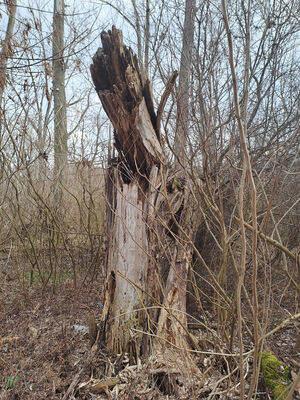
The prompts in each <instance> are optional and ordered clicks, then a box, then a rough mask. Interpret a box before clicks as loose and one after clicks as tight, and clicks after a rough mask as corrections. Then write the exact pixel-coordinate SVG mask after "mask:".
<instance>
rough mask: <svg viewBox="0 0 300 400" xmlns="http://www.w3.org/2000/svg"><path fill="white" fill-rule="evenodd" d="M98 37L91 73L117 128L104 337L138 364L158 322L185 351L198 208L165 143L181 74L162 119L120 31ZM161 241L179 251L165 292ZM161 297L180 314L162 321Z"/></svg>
mask: <svg viewBox="0 0 300 400" xmlns="http://www.w3.org/2000/svg"><path fill="white" fill-rule="evenodd" d="M101 40H102V49H99V50H98V51H97V53H96V55H95V56H94V58H93V64H92V65H91V74H92V78H93V81H94V84H95V89H96V91H97V93H98V95H99V98H100V100H101V103H102V105H103V107H104V110H105V111H106V113H107V115H108V117H109V119H110V121H111V123H112V125H113V127H114V140H115V148H116V149H117V151H118V158H117V159H115V160H110V161H111V164H110V167H109V176H108V178H107V188H106V189H107V200H108V202H109V215H108V226H107V232H108V234H109V235H110V236H109V238H108V241H107V243H108V244H109V246H108V248H107V260H106V273H107V277H108V280H107V285H106V291H105V299H104V300H105V301H104V308H103V313H102V322H101V327H100V338H101V339H103V341H104V343H105V345H106V347H107V349H108V350H112V351H113V352H115V353H124V352H127V353H129V356H130V358H131V359H132V362H134V359H135V360H137V359H138V358H139V357H140V355H141V354H146V353H148V352H149V351H150V348H153V347H151V343H150V339H149V338H150V337H151V336H150V335H143V331H145V330H146V331H147V332H151V333H153V334H155V333H157V323H158V329H159V331H160V332H162V333H163V335H164V336H167V337H168V339H170V340H169V342H170V343H174V344H176V345H179V344H180V346H181V347H187V346H186V345H185V342H186V340H187V336H188V335H187V334H186V331H187V323H186V314H185V309H186V305H185V303H186V299H185V296H186V283H187V277H188V271H189V265H190V261H191V249H192V247H191V246H190V245H188V246H186V243H187V241H186V235H189V233H190V232H191V229H190V225H191V212H192V211H193V207H190V203H191V201H190V198H191V196H190V189H189V187H188V185H186V183H185V178H184V177H183V176H182V171H180V174H177V173H176V172H175V171H174V170H173V169H170V168H167V166H166V162H165V157H164V154H163V151H162V147H161V143H160V134H159V133H160V132H159V131H160V126H159V125H160V119H161V116H162V112H163V108H164V106H165V103H166V101H167V98H168V96H169V94H170V92H171V90H172V86H173V85H174V82H175V79H176V73H174V74H173V75H172V77H171V80H170V82H169V85H168V87H167V88H166V91H165V93H164V95H163V98H162V101H161V105H160V107H159V110H158V111H159V119H158V118H157V116H156V113H155V110H154V105H153V99H152V94H151V86H150V82H149V81H146V82H145V83H143V79H142V77H141V74H140V71H139V68H138V63H137V60H136V57H135V56H134V54H133V53H132V51H131V49H129V48H127V47H126V46H124V44H123V40H122V34H121V32H120V31H118V30H117V29H116V28H115V27H113V28H112V30H111V31H108V32H103V33H102V34H101ZM179 175H180V176H179ZM179 226H182V228H180V229H179ZM173 227H174V231H173ZM182 229H183V230H185V233H184V232H183V230H182ZM178 232H179V236H178ZM167 233H168V234H169V236H170V238H168V237H167V235H166V234H167ZM178 239H179V241H178ZM162 242H165V243H168V244H167V246H171V248H172V250H173V254H174V260H173V261H174V262H173V263H172V266H171V268H170V271H169V276H168V279H167V281H166V282H165V283H166V287H165V289H166V293H165V294H163V291H164V286H165V283H164V282H162V281H161V271H160V267H161V265H160V251H161V248H160V244H161V243H162ZM112 274H114V284H113V285H111V283H112V281H111V276H112ZM172 280H173V282H172ZM109 282H110V283H109ZM172 285H173V287H182V289H179V290H178V291H177V293H176V294H175V296H174V298H173V300H174V301H171V300H170V296H171V295H170V293H171V292H172V290H171V288H172ZM171 297H172V296H171ZM163 299H164V305H165V306H166V307H167V308H168V310H169V311H170V309H171V308H172V307H173V306H174V307H175V308H176V309H178V310H181V312H180V313H179V314H178V313H176V315H174V318H169V317H170V314H168V316H167V317H166V318H165V317H164V316H163V314H164V311H165V310H160V307H152V306H160V305H161V304H162V303H161V302H162V300H163ZM148 307H150V308H149V309H148ZM160 312H161V317H159V313H160Z"/></svg>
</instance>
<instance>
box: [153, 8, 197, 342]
mask: <svg viewBox="0 0 300 400" xmlns="http://www.w3.org/2000/svg"><path fill="white" fill-rule="evenodd" d="M195 13H196V5H195V0H186V3H185V18H184V30H183V41H182V51H181V61H180V71H179V90H178V98H177V121H176V132H175V143H174V153H175V165H176V166H177V170H178V176H179V177H181V181H178V183H179V185H180V188H179V189H180V190H182V192H183V197H182V203H181V206H180V213H179V215H175V214H173V219H174V222H175V224H176V225H177V228H178V229H177V231H178V232H177V234H176V239H175V247H174V253H173V260H172V262H171V266H170V270H169V274H168V278H167V282H166V290H165V296H164V302H163V304H164V307H165V308H164V309H163V310H162V312H161V314H160V317H159V321H158V336H164V337H167V338H168V341H170V342H171V343H172V342H174V343H175V344H176V345H177V346H180V347H185V346H186V344H187V340H186V336H187V335H186V333H187V319H186V288H187V280H188V274H189V270H190V263H191V259H192V253H193V246H192V241H193V237H194V230H195V227H194V226H193V218H194V217H195V215H194V211H195V210H194V207H193V203H194V201H193V199H192V195H191V191H190V188H191V182H190V180H189V176H188V173H187V167H188V155H187V151H186V142H187V137H188V129H189V126H188V125H189V93H190V76H191V68H192V50H193V40H194V21H195ZM178 179H179V178H177V177H176V180H178Z"/></svg>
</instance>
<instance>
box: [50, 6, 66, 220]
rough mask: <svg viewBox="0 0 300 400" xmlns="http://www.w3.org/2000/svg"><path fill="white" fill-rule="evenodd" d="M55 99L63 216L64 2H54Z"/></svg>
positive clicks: (57, 196)
mask: <svg viewBox="0 0 300 400" xmlns="http://www.w3.org/2000/svg"><path fill="white" fill-rule="evenodd" d="M52 52H53V55H52V56H53V98H54V201H55V203H56V209H57V210H60V211H59V212H60V214H62V210H61V207H62V201H63V200H62V187H61V184H63V181H64V173H65V171H64V170H65V166H66V164H67V155H68V135H67V116H66V92H65V61H64V0H54V12H53V48H52Z"/></svg>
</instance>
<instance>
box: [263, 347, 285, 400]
mask: <svg viewBox="0 0 300 400" xmlns="http://www.w3.org/2000/svg"><path fill="white" fill-rule="evenodd" d="M261 371H262V376H263V380H264V383H265V385H266V387H267V389H268V390H269V391H270V392H271V394H272V397H273V399H274V400H277V399H280V400H284V399H286V396H287V394H288V392H289V389H290V386H291V383H292V381H291V377H290V368H289V367H287V366H285V365H284V364H283V363H282V362H280V361H279V360H278V359H277V358H276V357H275V356H274V355H273V354H272V353H269V352H267V351H263V352H262V358H261Z"/></svg>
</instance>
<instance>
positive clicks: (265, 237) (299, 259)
mask: <svg viewBox="0 0 300 400" xmlns="http://www.w3.org/2000/svg"><path fill="white" fill-rule="evenodd" d="M234 218H235V220H236V221H238V222H240V219H239V218H238V217H234ZM244 225H245V227H246V228H247V229H248V230H250V231H253V227H252V226H251V225H250V224H248V223H247V222H246V221H244ZM258 235H259V237H261V238H262V239H265V240H266V241H267V242H269V243H271V244H273V245H274V246H275V247H277V248H278V249H280V250H281V251H283V252H284V253H285V254H286V255H287V256H289V257H290V258H292V259H293V260H294V261H297V259H298V262H300V255H298V256H297V255H296V254H294V253H292V252H291V251H290V250H289V249H288V248H287V247H285V246H283V245H282V244H281V243H279V242H278V241H277V240H275V239H272V238H270V237H269V236H267V235H265V234H264V233H262V232H258Z"/></svg>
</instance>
